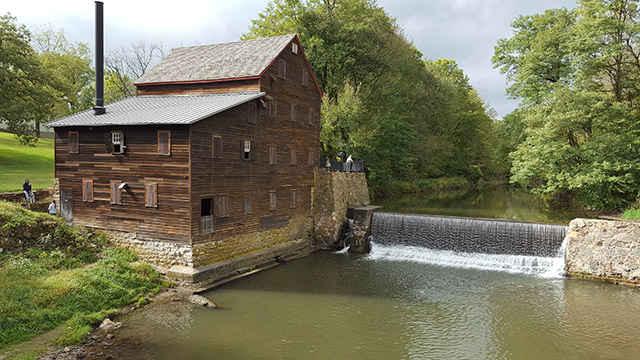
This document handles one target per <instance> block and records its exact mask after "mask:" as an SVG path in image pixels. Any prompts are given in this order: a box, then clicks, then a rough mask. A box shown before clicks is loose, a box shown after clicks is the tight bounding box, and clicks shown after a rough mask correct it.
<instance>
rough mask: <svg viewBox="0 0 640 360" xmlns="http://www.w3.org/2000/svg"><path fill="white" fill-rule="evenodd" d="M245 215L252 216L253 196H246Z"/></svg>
mask: <svg viewBox="0 0 640 360" xmlns="http://www.w3.org/2000/svg"><path fill="white" fill-rule="evenodd" d="M244 214H245V215H249V214H251V195H245V196H244Z"/></svg>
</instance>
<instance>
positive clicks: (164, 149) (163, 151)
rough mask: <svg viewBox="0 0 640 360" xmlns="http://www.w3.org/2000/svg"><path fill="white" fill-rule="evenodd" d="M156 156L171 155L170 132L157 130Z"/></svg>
mask: <svg viewBox="0 0 640 360" xmlns="http://www.w3.org/2000/svg"><path fill="white" fill-rule="evenodd" d="M158 155H171V131H169V130H158Z"/></svg>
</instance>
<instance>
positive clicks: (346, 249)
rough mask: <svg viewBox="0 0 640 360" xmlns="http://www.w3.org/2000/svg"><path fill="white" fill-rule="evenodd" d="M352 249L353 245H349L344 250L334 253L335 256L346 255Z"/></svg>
mask: <svg viewBox="0 0 640 360" xmlns="http://www.w3.org/2000/svg"><path fill="white" fill-rule="evenodd" d="M350 248H351V245H347V246H345V247H343V248H342V249H340V250H338V251H334V252H333V253H334V254H346V253H348V252H349V249H350Z"/></svg>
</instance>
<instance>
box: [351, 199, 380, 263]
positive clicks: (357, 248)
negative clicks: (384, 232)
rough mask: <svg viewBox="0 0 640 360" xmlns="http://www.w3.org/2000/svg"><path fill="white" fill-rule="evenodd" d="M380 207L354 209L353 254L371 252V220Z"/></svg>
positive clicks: (370, 206) (371, 206)
mask: <svg viewBox="0 0 640 360" xmlns="http://www.w3.org/2000/svg"><path fill="white" fill-rule="evenodd" d="M381 208H382V207H380V206H373V205H369V206H362V207H358V208H354V209H353V238H351V248H350V249H349V250H350V251H352V252H356V253H368V252H369V251H371V241H370V240H369V235H371V218H372V217H373V213H374V212H376V211H378V210H380V209H381Z"/></svg>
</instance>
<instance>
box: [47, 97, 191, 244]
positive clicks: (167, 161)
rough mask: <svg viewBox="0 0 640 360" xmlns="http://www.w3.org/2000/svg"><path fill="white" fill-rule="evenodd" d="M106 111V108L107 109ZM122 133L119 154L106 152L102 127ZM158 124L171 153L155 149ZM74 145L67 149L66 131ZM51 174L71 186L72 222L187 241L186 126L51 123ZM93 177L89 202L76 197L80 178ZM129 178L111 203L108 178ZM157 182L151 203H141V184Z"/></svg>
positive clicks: (159, 238) (187, 158)
mask: <svg viewBox="0 0 640 360" xmlns="http://www.w3.org/2000/svg"><path fill="white" fill-rule="evenodd" d="M107 111H108V110H107ZM111 130H120V131H123V133H124V142H125V146H126V149H125V152H124V154H112V153H110V152H106V145H105V133H109V132H110V131H111ZM158 130H170V131H171V154H170V155H158V136H157V131H158ZM69 131H78V135H79V151H78V153H77V154H70V153H69V142H68V132H69ZM55 161H56V166H55V168H56V177H57V178H58V179H59V181H60V188H61V189H72V191H73V212H74V214H73V222H74V223H75V224H78V225H84V226H93V227H99V228H104V229H108V230H120V231H128V232H137V233H138V236H139V238H141V239H145V238H146V239H156V240H169V241H177V242H184V243H188V242H189V226H188V224H189V215H190V213H189V205H190V204H189V130H188V127H187V126H144V127H134V126H122V127H93V128H87V127H84V128H57V129H56V131H55ZM83 179H89V180H93V191H94V196H93V198H94V202H93V203H88V202H83V201H82V180H83ZM112 181H121V182H126V183H127V184H129V186H128V187H126V188H125V189H123V192H122V205H114V204H111V192H110V184H111V182H112ZM146 183H157V184H158V185H157V207H145V184H146Z"/></svg>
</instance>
